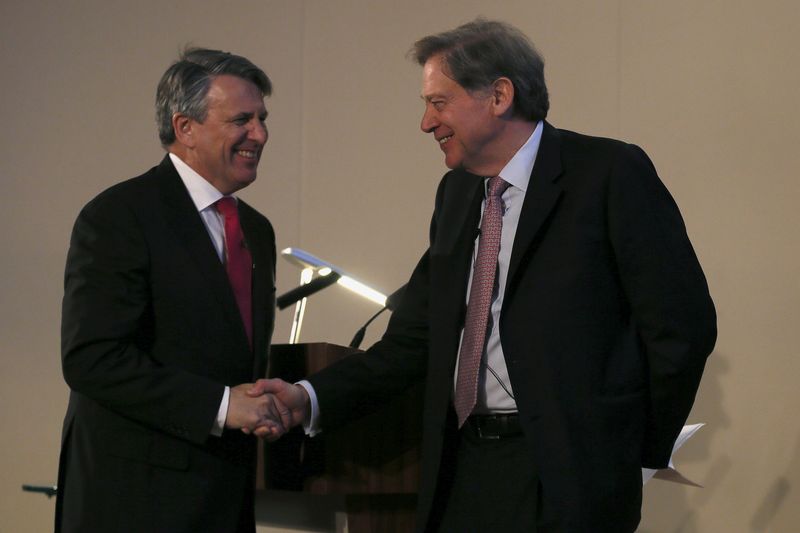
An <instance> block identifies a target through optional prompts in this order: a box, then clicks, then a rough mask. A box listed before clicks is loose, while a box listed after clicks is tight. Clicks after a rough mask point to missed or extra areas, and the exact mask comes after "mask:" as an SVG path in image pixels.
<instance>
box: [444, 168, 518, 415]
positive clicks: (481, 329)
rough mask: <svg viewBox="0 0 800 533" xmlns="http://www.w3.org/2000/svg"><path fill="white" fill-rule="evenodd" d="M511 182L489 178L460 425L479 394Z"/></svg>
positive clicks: (461, 359) (460, 384)
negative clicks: (479, 376) (504, 199)
mask: <svg viewBox="0 0 800 533" xmlns="http://www.w3.org/2000/svg"><path fill="white" fill-rule="evenodd" d="M508 186H509V184H508V183H507V182H506V181H503V179H502V178H501V177H500V176H496V177H494V178H491V179H490V180H489V187H488V195H487V198H486V206H485V207H484V209H483V218H482V220H481V235H480V239H479V240H478V257H477V258H476V260H475V268H474V270H473V273H472V284H471V285H470V289H469V302H468V303H467V317H466V319H465V321H464V335H463V338H462V340H461V352H460V353H459V356H458V378H457V379H456V395H455V396H456V397H455V401H454V404H455V408H456V414H457V415H458V427H459V428H460V427H461V426H463V425H464V422H465V421H466V419H467V417H468V416H469V415H470V413H472V409H473V408H474V407H475V402H476V400H477V397H478V371H479V369H480V365H481V357H482V356H483V349H484V346H485V344H486V329H487V327H488V322H489V309H490V308H491V305H492V292H493V290H494V279H495V273H496V272H497V254H498V252H499V251H500V236H501V234H502V229H503V200H502V198H501V196H502V194H503V192H504V191H505V190H506V189H507V188H508Z"/></svg>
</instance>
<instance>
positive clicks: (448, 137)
mask: <svg viewBox="0 0 800 533" xmlns="http://www.w3.org/2000/svg"><path fill="white" fill-rule="evenodd" d="M452 137H453V136H452V135H448V136H447V137H442V138H441V139H439V144H444V143H446V142H447V141H449V140H450V139H451V138H452Z"/></svg>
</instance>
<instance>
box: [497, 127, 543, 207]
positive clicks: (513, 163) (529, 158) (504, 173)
mask: <svg viewBox="0 0 800 533" xmlns="http://www.w3.org/2000/svg"><path fill="white" fill-rule="evenodd" d="M543 130H544V121H541V120H540V121H539V123H538V124H536V127H535V128H534V130H533V133H531V136H530V137H528V140H527V141H525V144H523V145H522V148H520V149H519V150H517V153H516V154H514V157H512V158H511V160H510V161H509V162H508V163H506V166H504V167H503V170H501V171H500V173H499V174H498V176H500V177H501V178H503V180H504V181H507V182H508V183H510V184H511V185H513V186H514V187H516V188H517V189H521V190H522V191H523V192H524V191H527V190H528V182H529V181H530V179H531V172H533V163H534V162H535V161H536V154H537V153H539V143H540V142H541V141H542V131H543Z"/></svg>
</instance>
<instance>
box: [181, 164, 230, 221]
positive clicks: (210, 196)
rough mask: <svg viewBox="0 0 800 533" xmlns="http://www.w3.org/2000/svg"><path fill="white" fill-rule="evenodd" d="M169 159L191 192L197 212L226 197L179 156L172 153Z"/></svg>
mask: <svg viewBox="0 0 800 533" xmlns="http://www.w3.org/2000/svg"><path fill="white" fill-rule="evenodd" d="M169 158H170V160H171V161H172V164H173V165H175V170H177V171H178V175H179V176H180V177H181V180H182V181H183V184H184V185H185V186H186V190H188V191H189V196H191V198H192V202H194V205H195V207H196V208H197V211H202V210H203V209H206V208H208V207H209V206H212V205H214V203H215V202H216V201H217V200H219V199H220V198H222V197H223V196H225V195H224V194H222V193H221V192H219V191H218V190H217V189H216V187H214V186H213V185H211V184H210V183H209V182H208V181H207V180H206V179H205V178H203V176H201V175H200V174H198V173H197V172H195V170H194V169H193V168H192V167H190V166H189V165H187V164H186V163H184V162H183V160H182V159H181V158H180V157H178V156H177V155H175V154H173V153H170V154H169Z"/></svg>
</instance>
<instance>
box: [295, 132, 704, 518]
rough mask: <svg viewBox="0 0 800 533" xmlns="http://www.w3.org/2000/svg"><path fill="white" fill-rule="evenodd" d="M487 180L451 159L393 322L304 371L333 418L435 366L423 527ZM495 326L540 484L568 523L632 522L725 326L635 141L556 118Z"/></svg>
mask: <svg viewBox="0 0 800 533" xmlns="http://www.w3.org/2000/svg"><path fill="white" fill-rule="evenodd" d="M482 196H483V178H482V177H479V176H474V175H471V174H469V173H467V172H465V171H462V170H454V171H451V172H448V173H447V174H446V175H445V176H444V178H443V179H442V181H441V183H440V185H439V189H438V192H437V197H436V206H435V211H434V214H433V220H432V224H431V230H430V247H429V248H428V250H427V251H426V252H425V254H424V255H423V256H422V258H421V260H420V261H419V263H418V265H417V267H416V269H415V270H414V272H413V274H412V276H411V279H410V281H409V285H408V289H407V290H406V293H405V295H404V297H403V300H402V302H401V304H400V306H399V308H398V309H397V310H396V311H395V312H394V314H393V316H392V319H391V320H390V323H389V326H388V327H387V331H386V333H385V335H384V336H383V338H382V339H381V340H380V341H379V342H378V343H376V344H375V345H374V346H373V347H372V348H370V349H369V350H368V351H367V352H366V353H364V354H362V355H357V356H351V357H349V358H346V359H345V360H343V361H342V362H341V363H340V364H338V365H335V366H333V367H330V368H328V369H326V370H323V371H322V372H321V373H319V374H318V375H315V376H312V377H310V378H309V380H310V382H311V383H312V385H313V386H314V388H315V390H316V392H317V395H318V399H319V403H320V414H321V423H322V427H323V428H335V427H337V426H339V425H341V424H343V423H345V422H346V421H348V420H350V419H351V418H353V417H354V416H358V415H359V414H361V413H363V412H365V411H367V410H369V408H370V407H371V406H373V405H375V404H376V403H379V402H380V401H383V400H386V399H387V398H389V397H391V396H392V395H394V394H396V393H397V392H398V391H400V390H402V389H405V388H406V387H408V386H409V385H410V384H412V383H414V382H416V381H419V380H422V379H424V380H425V381H426V387H425V390H426V393H425V407H424V414H423V444H422V464H421V469H422V471H421V485H420V492H419V503H418V514H417V523H418V529H420V530H423V529H424V528H425V526H426V524H427V523H428V519H429V517H430V514H431V507H432V505H433V502H434V498H435V496H436V494H437V491H439V490H441V489H442V487H441V486H440V479H441V478H440V474H441V469H442V468H443V465H447V464H450V463H451V461H450V459H451V457H450V454H452V451H453V448H452V447H451V446H449V445H448V444H447V443H448V442H449V441H448V439H449V438H451V437H452V435H453V434H454V432H455V425H454V424H453V423H452V416H451V413H452V408H451V391H452V386H453V374H454V371H455V362H456V355H457V349H458V344H459V335H460V331H461V329H462V328H463V321H464V314H465V300H466V298H465V293H466V289H467V284H468V282H469V279H468V277H469V267H470V261H471V257H472V250H473V245H474V238H475V231H476V230H475V229H476V228H477V227H478V224H479V220H480V206H481V200H482ZM500 338H501V342H502V345H503V351H504V354H505V358H506V364H507V366H508V372H509V378H510V380H511V384H512V386H513V389H514V394H515V397H516V402H517V407H518V410H519V416H520V420H521V424H522V427H523V430H524V434H525V438H526V439H527V441H528V443H529V450H530V453H531V454H532V456H533V457H534V459H535V461H536V464H537V467H538V474H539V478H540V482H541V485H542V491H543V495H544V497H545V498H546V500H547V502H548V503H549V504H550V505H551V506H552V508H553V509H554V510H555V512H556V513H557V515H558V517H559V518H560V520H561V523H562V525H563V527H564V529H565V531H570V532H573V531H575V532H578V531H580V532H602V531H609V532H612V531H613V532H620V531H633V530H634V529H635V528H636V525H637V524H638V522H639V519H640V509H641V497H642V479H641V468H642V467H643V466H645V467H651V468H656V467H664V466H666V464H667V461H668V459H669V456H670V452H671V449H672V445H673V443H674V441H675V438H676V437H677V435H678V433H679V431H680V429H681V427H682V425H683V423H684V421H685V420H686V417H687V416H688V414H689V411H690V409H691V406H692V404H693V401H694V397H695V393H696V391H697V388H698V385H699V382H700V377H701V374H702V371H703V368H704V365H705V360H706V357H707V356H708V354H709V353H710V352H711V350H712V348H713V346H714V342H715V340H716V315H715V311H714V306H713V303H712V301H711V298H710V296H709V293H708V287H707V284H706V280H705V277H704V275H703V272H702V270H701V268H700V265H699V264H698V261H697V258H696V256H695V253H694V251H693V249H692V246H691V244H690V242H689V239H688V237H687V235H686V230H685V227H684V224H683V221H682V218H681V216H680V213H679V211H678V208H677V206H676V205H675V202H674V201H673V199H672V197H671V196H670V194H669V193H668V191H667V190H666V188H665V187H664V185H663V184H662V182H661V181H660V180H659V178H658V176H657V174H656V171H655V169H654V167H653V165H652V163H651V162H650V160H649V159H648V157H647V156H646V154H645V153H644V152H643V151H642V150H641V149H640V148H638V147H636V146H633V145H629V144H625V143H622V142H619V141H614V140H610V139H602V138H596V137H588V136H584V135H580V134H577V133H573V132H569V131H564V130H557V129H555V128H553V127H552V126H551V125H549V124H545V127H544V132H543V136H542V141H541V145H540V148H539V153H538V155H537V159H536V162H535V165H534V168H533V172H532V174H531V178H530V183H529V187H528V190H527V192H526V196H525V200H524V202H523V207H522V213H521V217H520V221H519V226H518V228H517V233H516V235H515V239H514V245H513V249H512V254H511V262H510V266H509V273H508V278H507V285H506V287H505V296H504V301H503V309H502V311H501V316H500ZM487 490H491V488H487Z"/></svg>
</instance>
